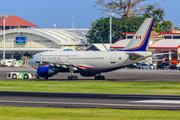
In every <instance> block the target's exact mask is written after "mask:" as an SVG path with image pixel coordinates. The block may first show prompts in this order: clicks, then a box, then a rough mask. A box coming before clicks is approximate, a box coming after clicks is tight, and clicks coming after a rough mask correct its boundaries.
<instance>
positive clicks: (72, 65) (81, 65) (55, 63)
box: [39, 61, 93, 70]
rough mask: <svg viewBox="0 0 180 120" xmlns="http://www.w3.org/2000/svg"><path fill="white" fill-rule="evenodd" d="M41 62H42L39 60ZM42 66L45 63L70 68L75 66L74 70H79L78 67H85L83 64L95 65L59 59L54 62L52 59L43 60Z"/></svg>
mask: <svg viewBox="0 0 180 120" xmlns="http://www.w3.org/2000/svg"><path fill="white" fill-rule="evenodd" d="M39 63H40V62H39ZM41 64H42V66H44V65H51V66H57V67H63V68H70V67H73V69H74V70H77V68H81V69H85V68H84V67H83V66H86V67H89V68H91V67H93V66H89V65H84V64H78V65H76V64H71V63H68V62H59V61H55V62H52V61H42V63H41Z"/></svg>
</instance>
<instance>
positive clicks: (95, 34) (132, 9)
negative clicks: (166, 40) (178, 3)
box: [87, 0, 177, 43]
mask: <svg viewBox="0 0 180 120" xmlns="http://www.w3.org/2000/svg"><path fill="white" fill-rule="evenodd" d="M144 1H146V0H134V1H131V0H110V2H107V3H106V0H97V2H96V3H95V7H99V8H100V9H98V10H101V11H102V13H103V14H104V13H106V12H112V13H116V14H118V15H119V16H120V17H119V18H114V17H113V18H112V42H113V43H114V42H116V41H117V40H118V39H121V38H124V35H123V32H136V31H137V30H138V29H139V27H140V25H141V24H142V23H143V21H144V20H145V19H146V18H155V20H154V24H153V28H152V30H153V31H156V32H171V31H170V29H171V28H172V26H173V24H172V23H171V21H164V19H163V18H164V16H165V14H164V10H162V9H160V8H156V7H155V5H144V4H143V6H141V7H139V8H138V7H137V6H138V4H139V3H141V2H144ZM109 27H110V23H109V17H107V18H104V17H101V18H99V19H96V20H95V21H94V22H92V25H91V28H90V29H89V31H88V33H87V38H88V39H89V42H90V43H109V33H110V28H109ZM176 29H177V28H176Z"/></svg>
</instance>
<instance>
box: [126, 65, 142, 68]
mask: <svg viewBox="0 0 180 120" xmlns="http://www.w3.org/2000/svg"><path fill="white" fill-rule="evenodd" d="M127 68H129V69H140V67H139V66H137V65H134V64H131V65H128V66H127Z"/></svg>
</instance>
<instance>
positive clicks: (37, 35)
mask: <svg viewBox="0 0 180 120" xmlns="http://www.w3.org/2000/svg"><path fill="white" fill-rule="evenodd" d="M64 31H65V32H66V33H65V32H64ZM81 31H82V33H81ZM87 31H88V30H87V29H81V30H78V29H76V30H72V29H70V30H69V29H65V30H62V29H61V30H60V29H51V30H49V29H43V30H41V29H38V30H37V29H11V30H6V34H5V53H6V55H5V58H6V59H17V60H20V59H22V57H23V56H27V57H28V58H30V57H31V56H33V55H34V54H36V53H39V52H43V51H48V50H60V51H63V50H64V49H72V50H74V51H75V50H84V49H85V48H86V47H87V46H88V42H87V40H86V38H85V34H86V32H87ZM81 34H82V35H84V36H81ZM16 37H25V38H26V43H25V44H16ZM3 42H4V41H3V31H1V32H0V59H3Z"/></svg>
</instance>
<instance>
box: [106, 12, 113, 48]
mask: <svg viewBox="0 0 180 120" xmlns="http://www.w3.org/2000/svg"><path fill="white" fill-rule="evenodd" d="M106 15H107V16H109V17H110V35H109V38H110V48H109V50H110V51H111V43H112V35H111V34H112V22H111V21H112V17H113V16H114V13H107V14H106Z"/></svg>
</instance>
